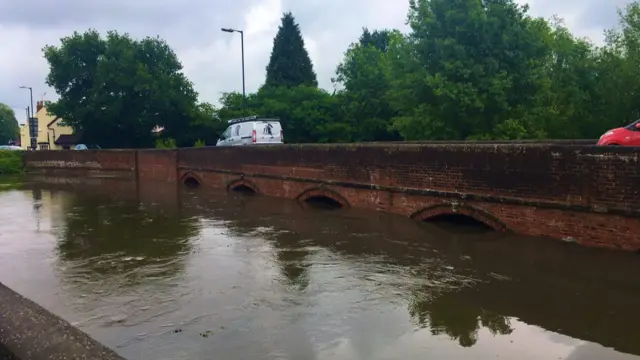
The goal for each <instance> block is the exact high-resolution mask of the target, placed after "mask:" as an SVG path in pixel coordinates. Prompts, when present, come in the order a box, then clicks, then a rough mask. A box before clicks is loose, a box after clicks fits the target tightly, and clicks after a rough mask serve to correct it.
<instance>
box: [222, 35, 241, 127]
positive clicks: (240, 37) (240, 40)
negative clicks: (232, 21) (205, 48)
mask: <svg viewBox="0 0 640 360" xmlns="http://www.w3.org/2000/svg"><path fill="white" fill-rule="evenodd" d="M221 30H222V31H224V32H228V33H234V32H237V33H240V46H241V49H242V112H243V113H244V114H246V111H247V95H246V93H245V87H244V31H242V30H236V29H230V28H229V29H225V28H222V29H221Z"/></svg>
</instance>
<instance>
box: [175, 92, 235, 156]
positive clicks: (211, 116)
mask: <svg viewBox="0 0 640 360" xmlns="http://www.w3.org/2000/svg"><path fill="white" fill-rule="evenodd" d="M226 128H227V122H226V120H222V119H221V118H220V116H219V110H218V109H217V108H216V107H215V106H213V105H212V104H210V103H206V102H203V103H200V104H198V105H197V106H196V107H195V108H194V109H193V112H192V114H191V122H190V123H189V128H188V129H187V130H186V131H185V132H183V133H182V134H180V136H179V138H178V141H177V144H178V146H181V147H182V146H193V144H194V143H196V142H199V143H201V144H204V143H206V144H215V143H216V141H217V140H218V137H219V136H220V134H222V133H223V132H224V130H225V129H226Z"/></svg>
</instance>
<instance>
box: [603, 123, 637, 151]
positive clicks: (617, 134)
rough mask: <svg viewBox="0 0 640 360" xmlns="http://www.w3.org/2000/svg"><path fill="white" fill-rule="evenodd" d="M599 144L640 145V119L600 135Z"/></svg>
mask: <svg viewBox="0 0 640 360" xmlns="http://www.w3.org/2000/svg"><path fill="white" fill-rule="evenodd" d="M597 145H599V146H607V145H618V146H640V120H636V121H634V122H633V123H631V124H629V125H627V126H625V127H620V128H617V129H612V130H609V131H607V132H606V133H604V134H603V135H602V136H600V140H598V144H597Z"/></svg>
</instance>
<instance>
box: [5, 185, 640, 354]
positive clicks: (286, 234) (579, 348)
mask: <svg viewBox="0 0 640 360" xmlns="http://www.w3.org/2000/svg"><path fill="white" fill-rule="evenodd" d="M1 182H2V181H0V183H1ZM48 182H49V183H48V184H42V183H37V182H36V183H34V182H32V183H28V184H26V185H24V186H23V187H21V188H17V189H16V188H15V187H10V188H9V187H6V188H4V189H3V187H0V281H2V282H3V283H5V284H6V285H7V286H9V287H11V288H12V289H14V290H16V291H18V292H20V293H21V294H23V295H25V296H27V297H29V298H31V299H33V300H34V301H36V302H38V303H39V304H41V305H42V306H44V307H46V308H47V309H49V310H51V311H52V312H54V313H56V314H58V315H60V316H62V317H63V318H65V319H67V320H68V321H70V322H72V323H73V324H75V325H76V326H78V327H79V328H80V329H82V330H83V331H85V332H87V333H88V334H90V335H91V336H93V337H94V338H96V339H98V340H99V341H101V342H103V343H104V344H106V345H107V346H109V347H111V348H113V349H114V350H116V351H117V352H118V353H120V354H121V355H123V356H125V357H127V358H128V359H132V360H133V359H210V358H221V359H300V360H306V359H309V360H311V359H363V360H364V359H367V360H368V359H371V360H374V359H380V360H382V359H425V358H430V359H482V360H484V359H498V358H499V359H613V360H616V359H620V360H631V359H640V357H639V356H636V355H638V354H640V340H639V339H640V328H639V327H638V326H637V324H638V323H640V315H638V313H637V311H636V309H637V304H638V303H640V278H639V277H638V275H637V274H640V263H639V261H638V260H639V259H638V256H637V255H636V254H626V253H618V252H611V251H604V250H594V249H586V248H582V247H578V246H575V245H572V244H565V243H561V242H556V241H550V240H547V239H538V238H526V237H519V236H508V235H501V234H495V233H487V232H484V231H477V230H476V229H471V228H467V227H464V228H461V227H455V226H454V227H451V226H448V227H443V226H437V225H434V224H418V223H416V222H413V221H411V220H409V219H404V218H401V217H398V216H392V215H385V214H379V213H375V212H369V211H358V210H339V211H326V210H314V209H310V208H307V207H304V208H303V207H301V206H300V205H299V204H297V203H296V202H294V201H288V200H284V199H277V198H266V197H248V196H240V195H238V196H235V195H227V194H220V193H210V192H205V191H201V190H191V191H190V192H187V191H186V190H182V189H180V190H179V189H178V188H177V187H176V186H167V185H160V184H144V186H143V185H142V184H139V185H136V184H135V183H129V182H124V181H118V180H100V181H93V183H91V184H86V183H85V182H86V181H81V180H79V179H75V180H74V181H67V180H64V179H53V180H52V179H48ZM52 182H53V183H52Z"/></svg>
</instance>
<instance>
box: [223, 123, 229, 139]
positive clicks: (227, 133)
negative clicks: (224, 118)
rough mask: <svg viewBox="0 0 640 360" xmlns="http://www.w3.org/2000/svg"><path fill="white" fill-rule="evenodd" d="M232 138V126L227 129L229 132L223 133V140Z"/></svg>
mask: <svg viewBox="0 0 640 360" xmlns="http://www.w3.org/2000/svg"><path fill="white" fill-rule="evenodd" d="M230 137H231V126H229V127H228V128H227V130H225V131H224V132H223V133H222V136H221V138H222V139H228V138H230Z"/></svg>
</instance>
